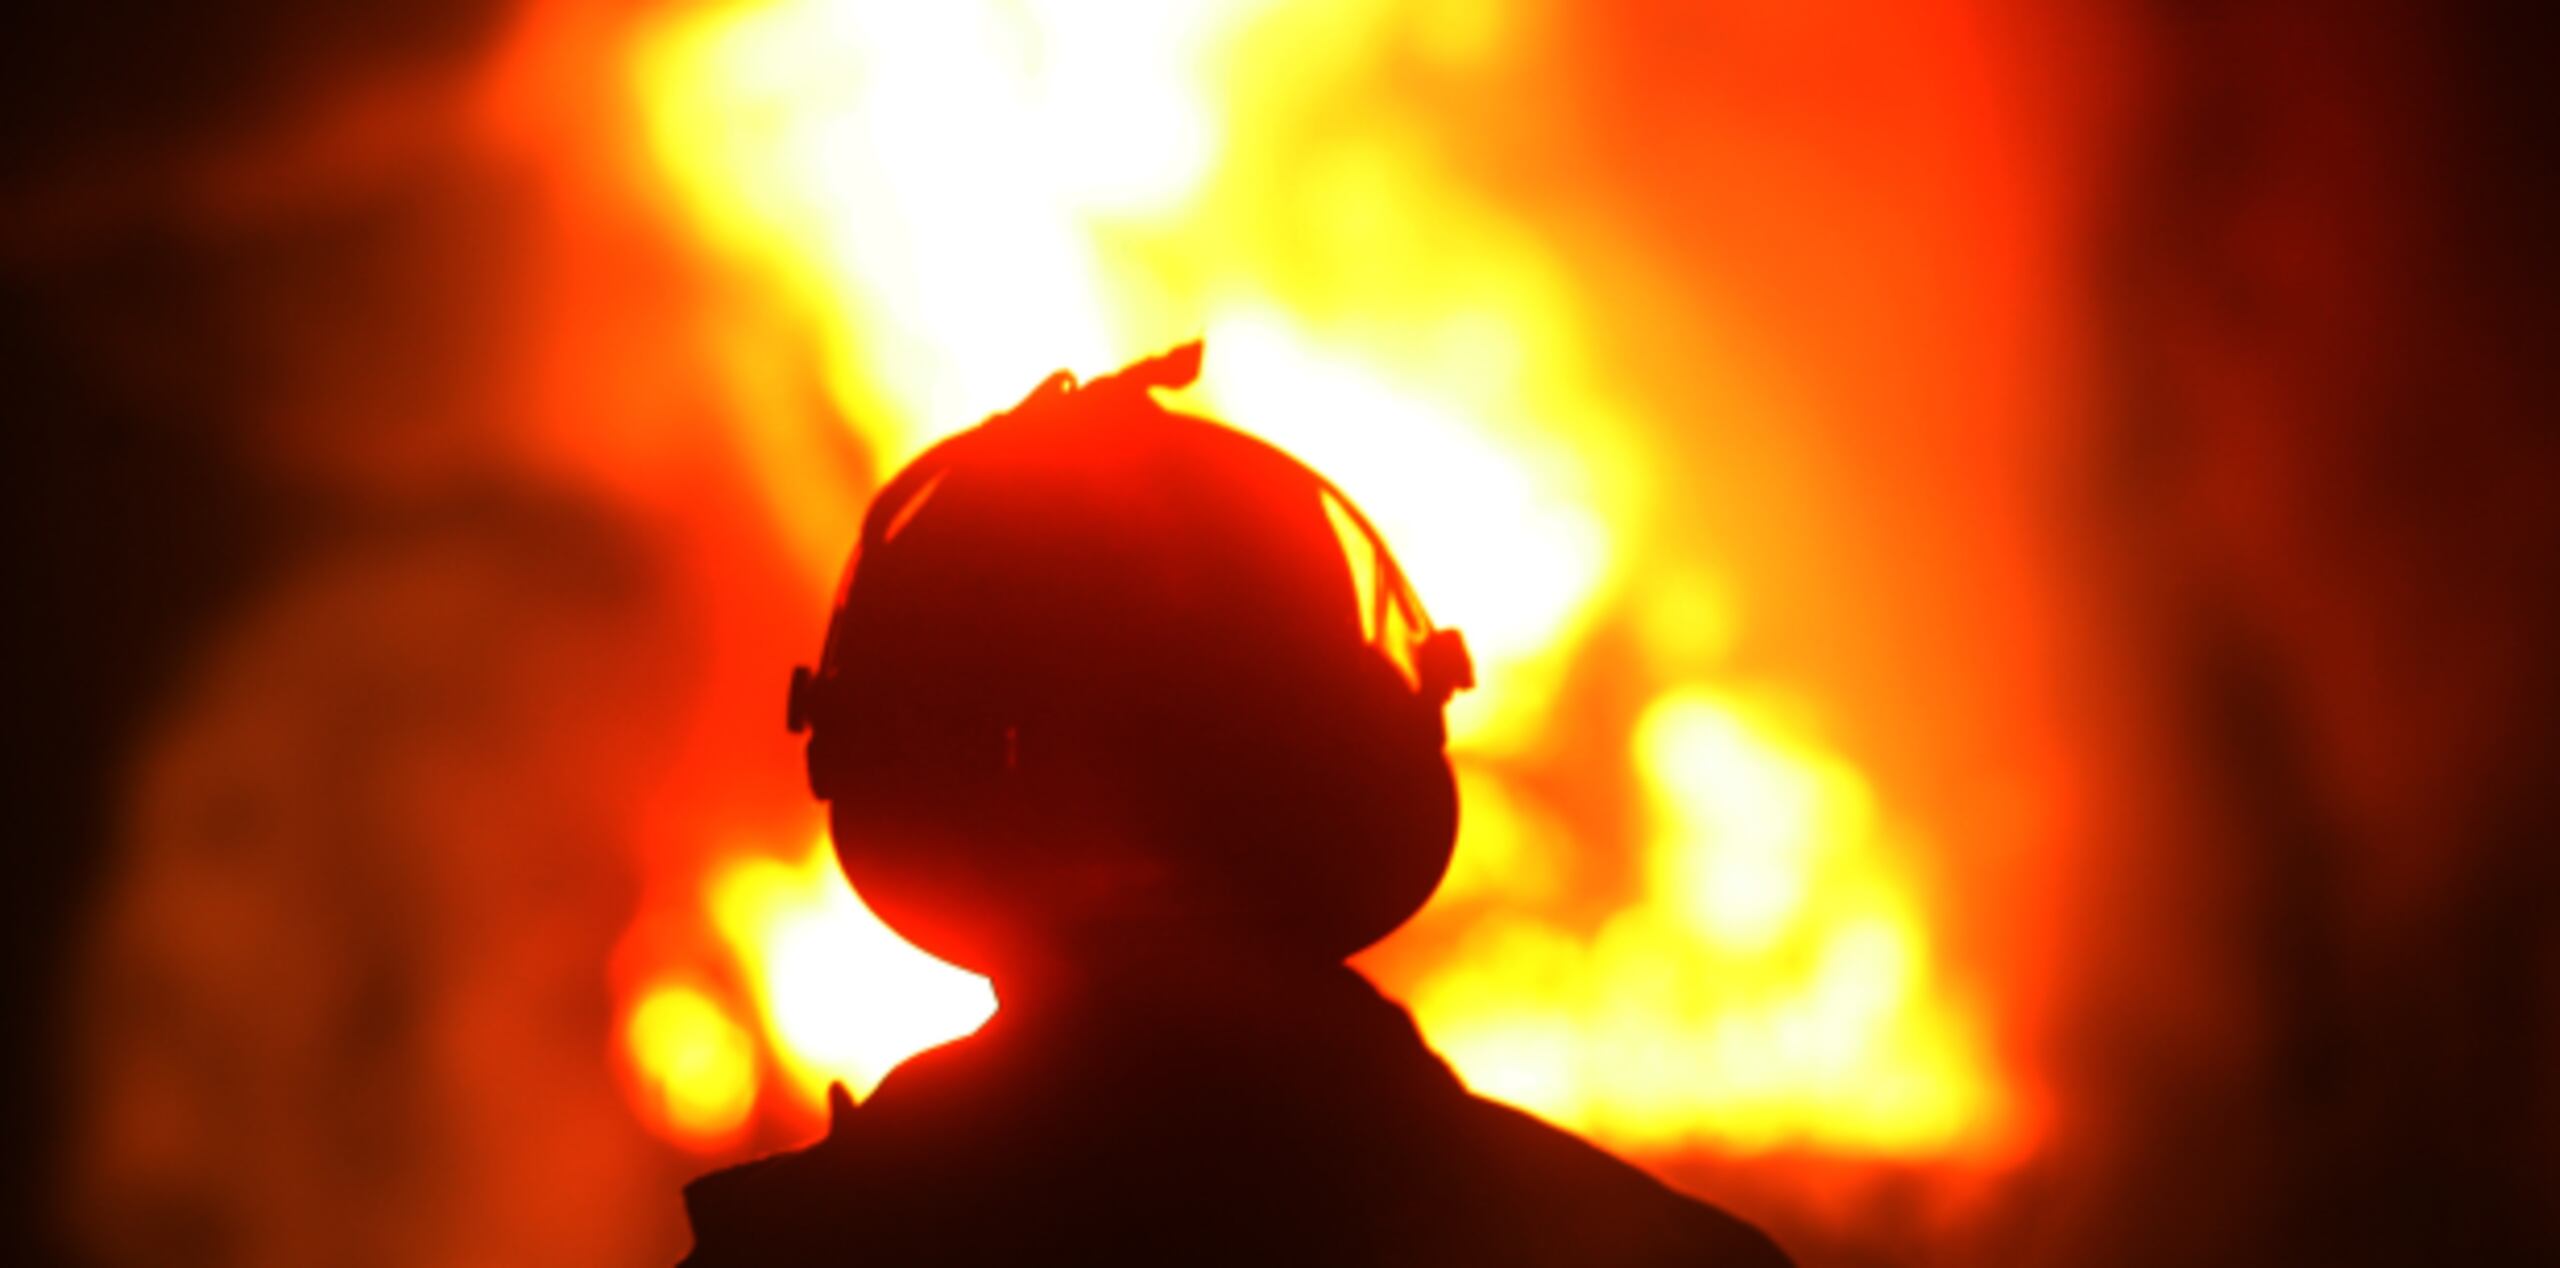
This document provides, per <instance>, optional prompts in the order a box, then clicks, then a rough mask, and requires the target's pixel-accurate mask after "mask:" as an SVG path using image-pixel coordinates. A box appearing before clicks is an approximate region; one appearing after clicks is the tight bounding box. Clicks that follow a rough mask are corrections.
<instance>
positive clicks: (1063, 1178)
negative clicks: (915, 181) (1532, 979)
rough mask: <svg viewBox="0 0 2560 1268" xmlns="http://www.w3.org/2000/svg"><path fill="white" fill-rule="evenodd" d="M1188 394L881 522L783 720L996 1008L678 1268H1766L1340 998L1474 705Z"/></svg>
mask: <svg viewBox="0 0 2560 1268" xmlns="http://www.w3.org/2000/svg"><path fill="white" fill-rule="evenodd" d="M1199 364H1200V347H1199V345H1198V344H1192V345H1189V346H1186V347H1184V348H1181V349H1177V350H1176V351H1174V352H1172V353H1168V354H1166V355H1164V356H1161V357H1158V358H1155V359H1153V360H1151V361H1144V362H1140V363H1139V364H1137V365H1134V366H1131V367H1129V368H1128V369H1126V370H1123V371H1121V372H1119V373H1118V374H1114V375H1111V376H1109V377H1107V378H1103V379H1100V380H1097V381H1095V382H1093V383H1090V384H1086V385H1084V386H1082V387H1078V386H1077V385H1076V383H1075V381H1074V380H1073V379H1072V378H1070V377H1068V376H1066V375H1063V374H1062V375H1057V376H1053V377H1052V378H1051V379H1050V380H1049V381H1048V382H1046V383H1043V384H1042V385H1041V386H1040V388H1039V389H1038V390H1037V391H1035V392H1034V393H1033V394H1032V395H1031V396H1030V398H1029V399H1027V400H1025V401H1024V402H1023V403H1022V404H1021V405H1020V406H1018V407H1016V408H1015V409H1013V410H1012V411H1010V412H1008V413H1005V414H1001V415H998V416H997V417H995V418H992V419H990V420H988V421H987V422H986V423H984V424H983V425H981V426H978V427H976V428H974V429H971V430H970V431H967V432H964V433H962V434H960V435H958V436H955V437H953V438H951V439H950V440H947V441H944V442H943V443H942V444H940V445H937V446H936V447H934V448H933V449H932V450H930V451H928V452H927V453H925V454H924V455H923V456H922V457H920V458H918V459H917V460H916V461H915V462H914V463H913V464H912V465H911V466H909V467H908V468H907V469H906V470H905V471H903V472H901V473H900V474H899V475H898V476H897V478H896V479H894V480H892V481H890V482H889V484H888V486H887V487H886V488H884V489H882V490H881V492H880V495H879V496H878V498H876V499H875V500H874V501H873V503H872V505H871V508H870V511H869V513H868V515H867V516H866V517H865V520H864V523H863V526H862V539H861V542H860V544H859V546H858V548H857V550H856V552H855V563H854V566H853V568H852V570H851V572H850V574H849V576H848V580H847V582H846V585H845V589H844V592H843V595H842V597H841V599H840V602H839V604H838V606H837V609H836V612H835V617H834V621H833V623H832V625H831V626H830V628H829V629H828V631H827V640H826V646H825V651H824V653H823V655H822V657H821V659H820V661H819V664H818V668H817V670H816V671H815V672H814V673H812V672H810V671H807V670H803V671H800V672H799V673H798V674H796V675H795V676H794V679H793V683H792V694H791V721H792V726H793V727H794V729H795V730H797V729H802V728H805V729H806V730H807V732H808V735H809V747H808V759H809V781H810V785H811V787H812V788H814V789H815V791H816V792H817V794H818V796H819V797H821V798H822V799H824V800H825V801H827V802H828V803H829V806H830V808H831V811H832V824H833V828H834V833H835V842H836V851H837V855H838V857H839V858H840V859H841V861H842V862H843V865H844V869H845V872H846V874H847V875H848V876H849V877H851V878H852V880H853V883H854V885H855V887H856V889H858V890H859V891H860V892H861V894H862V896H863V898H864V899H865V900H866V901H867V902H868V903H869V904H870V905H871V907H872V909H873V910H874V911H875V912H877V913H878V914H879V915H880V916H881V918H882V919H884V920H886V921H887V922H888V923H889V924H890V925H891V926H892V927H894V928H896V929H897V930H898V932H899V933H901V934H903V935H905V936H906V937H907V938H909V939H910V940H912V941H914V942H915V943H916V944H917V945H919V946H922V947H924V948H926V949H927V950H930V951H932V952H934V953H935V954H937V955H941V956H943V957H945V958H947V959H950V960H952V961H955V962H957V963H960V964H964V965H967V966H969V967H971V968H974V969H977V970H979V971H981V972H983V973H985V974H987V975H988V976H989V977H991V978H992V979H993V980H994V982H995V984H996V991H997V996H998V999H999V1001H1000V1008H999V1010H998V1012H997V1013H996V1016H995V1018H994V1020H992V1021H991V1022H989V1023H988V1024H987V1026H986V1027H985V1028H984V1029H983V1030H981V1031H980V1032H979V1033H978V1034H976V1035H974V1036H972V1037H970V1038H967V1039H963V1040H960V1041H958V1042H956V1043H952V1044H949V1045H946V1046H944V1047H942V1048H938V1049H935V1050H933V1051H930V1052H927V1053H925V1054H923V1055H920V1056H918V1057H916V1058H915V1059H914V1060H911V1061H909V1062H908V1063H906V1064H905V1065H902V1066H900V1067H899V1068H898V1069H897V1070H896V1071H894V1072H893V1073H891V1074H890V1075H889V1077H888V1079H887V1080H886V1081H885V1082H883V1083H882V1084H881V1085H880V1087H879V1089H878V1091H877V1093H876V1094H875V1095H873V1096H872V1097H871V1098H870V1099H869V1100H868V1101H867V1102H865V1103H864V1104H863V1105H862V1106H861V1107H860V1108H855V1107H854V1106H853V1105H852V1103H851V1102H850V1100H849V1099H847V1098H846V1097H845V1096H844V1094H843V1092H842V1090H841V1089H838V1090H837V1091H836V1092H835V1094H834V1095H833V1097H832V1100H833V1108H834V1114H833V1118H834V1122H833V1124H832V1126H831V1127H830V1128H829V1130H828V1132H827V1135H826V1138H825V1139H824V1140H822V1141H820V1142H818V1143H817V1144H815V1145H813V1146H811V1147H809V1148H807V1149H804V1150H801V1151H799V1152H797V1153H792V1154H787V1155H784V1156H781V1157H776V1158H770V1159H766V1160H764V1161H761V1162H754V1163H749V1164H747V1165H745V1166H742V1167H738V1168H735V1169H733V1170H729V1171H724V1172H720V1173H718V1174H716V1175H712V1176H708V1177H705V1178H703V1179H701V1180H698V1181H696V1182H695V1183H694V1184H693V1185H692V1186H691V1187H690V1188H689V1189H688V1190H687V1191H686V1202H687V1206H688V1209H689V1211H690V1213H691V1215H692V1219H693V1228H694V1236H695V1249H694V1252H693V1256H692V1258H691V1259H690V1260H688V1261H687V1262H689V1263H691V1264H694V1265H700V1266H703V1268H709V1266H712V1265H727V1264H777V1263H782V1264H804V1263H848V1264H851V1263H860V1264H980V1263H1056V1262H1069V1263H1183V1264H1228V1263H1292V1264H1469V1265H1473V1264H1575V1265H1609V1264H1697V1265H1737V1266H1749V1268H1760V1266H1763V1265H1783V1264H1785V1263H1786V1262H1787V1261H1786V1257H1785V1256H1784V1255H1782V1254H1781V1253H1779V1251H1778V1250H1777V1248H1776V1247H1775V1246H1773V1245H1772V1244H1771V1243H1770V1242H1769V1240H1768V1239H1767V1238H1766V1237H1763V1236H1762V1235H1761V1234H1760V1233H1759V1232H1757V1231H1756V1230H1754V1229H1752V1228H1751V1227H1750V1226H1748V1225H1746V1224H1743V1223H1742V1222H1740V1221H1738V1220H1736V1219H1734V1218H1733V1217H1731V1216H1729V1215H1726V1214H1724V1213H1723V1212H1721V1211H1718V1210H1716V1209H1715V1208H1713V1207H1710V1206H1707V1205H1705V1204H1703V1203H1699V1202H1696V1201H1692V1200H1690V1199H1688V1198H1685V1197H1682V1196H1680V1195H1678V1194H1676V1193H1674V1192H1672V1191H1671V1190H1669V1189H1667V1188H1665V1187H1664V1186H1662V1185H1661V1184H1659V1183H1657V1182H1656V1181H1654V1180H1653V1179H1651V1178H1650V1177H1648V1176H1646V1175H1645V1174H1643V1173H1642V1172H1640V1171H1637V1170H1636V1169H1634V1168H1633V1167H1630V1166H1628V1165H1626V1164H1624V1163H1622V1162H1619V1161H1618V1160H1616V1159H1614V1158H1611V1157H1610V1156H1608V1155H1607V1154H1604V1153H1602V1152H1601V1151H1599V1150H1597V1149H1595V1148H1593V1147H1591V1146H1590V1145H1587V1144H1584V1143H1583V1142H1582V1141H1580V1140H1577V1139H1575V1138H1574V1137H1572V1136H1570V1135H1567V1134H1565V1133H1563V1132H1561V1131H1558V1130H1556V1129H1554V1128H1552V1127H1549V1126H1546V1125H1545V1124H1543V1123H1540V1122H1538V1121H1537V1120H1536V1119H1533V1118H1531V1117H1529V1116H1527V1115H1525V1114H1522V1113H1520V1112H1518V1111H1515V1110H1511V1109H1507V1108H1505V1107H1503V1106H1500V1105H1496V1104H1493V1103H1491V1102H1488V1101H1484V1100H1480V1099H1477V1098H1475V1097H1473V1096H1470V1095H1469V1094H1468V1093H1467V1092H1466V1090H1465V1089H1464V1088H1463V1087H1462V1086H1461V1085H1460V1084H1459V1083H1458V1081H1457V1080H1456V1078H1455V1077H1453V1076H1452V1075H1451V1073H1450V1072H1449V1070H1448V1068H1447V1067H1446V1066H1445V1065H1443V1064H1442V1063H1441V1062H1440V1061H1439V1059H1438V1058H1437V1057H1435V1056H1434V1055H1433V1054H1432V1053H1431V1051H1430V1050H1429V1049H1428V1048H1427V1047H1425V1046H1424V1045H1423V1042H1422V1039H1421V1037H1420V1036H1419V1035H1418V1034H1417V1033H1416V1032H1415V1030H1414V1027H1413V1024H1412V1022H1411V1021H1410V1020H1409V1019H1408V1018H1407V1017H1406V1015H1405V1014H1404V1012H1403V1011H1402V1010H1401V1009H1399V1008H1397V1007H1396V1006H1395V1005H1393V1004H1390V1003H1388V1002H1387V1001H1385V1000H1384V999H1382V998H1380V997H1379V996H1378V995H1377V993H1376V992H1375V991H1373V990H1372V989H1370V987H1369V986H1368V984H1367V983H1366V982H1364V981H1363V980H1362V979H1361V978H1360V977H1359V976H1358V975H1356V974H1355V973H1353V972H1352V971H1351V970H1350V969H1349V968H1348V967H1346V966H1344V964H1343V960H1344V959H1345V958H1346V957H1347V956H1349V955H1350V954H1352V953H1353V952H1355V951H1358V950H1359V949H1361V948H1362V947H1365V946H1367V945H1369V944H1370V943H1372V942H1374V941H1376V940H1377V939H1379V938H1381V937H1383V936H1385V935H1386V934H1387V933H1388V932H1389V931H1390V930H1392V929H1394V928H1395V927H1396V926H1398V925H1399V924H1402V923H1403V922H1404V921H1405V919H1406V918H1407V917H1409V916H1411V915H1412V914H1413V913H1414V912H1415V911H1416V910H1418V909H1419V908H1420V907H1421V906H1422V903H1423V901H1424V900H1425V899H1426V898H1428V897H1429V896H1430V894H1431V891H1432V889H1433V888H1434V887H1436V886H1437V885H1438V884H1439V882H1440V877H1441V873H1442V872H1443V871H1444V870H1445V869H1446V867H1447V865H1448V861H1449V854H1450V848H1451V844H1452V842H1453V841H1454V840H1455V837H1456V831H1457V812H1458V806H1457V789H1456V783H1455V781H1454V779H1453V777H1452V775H1451V772H1450V768H1449V763H1448V759H1447V756H1446V754H1445V751H1444V750H1445V745H1446V741H1445V734H1444V731H1443V725H1442V709H1443V706H1444V705H1445V704H1446V702H1447V701H1448V699H1449V697H1450V695H1451V694H1452V693H1453V692H1455V691H1457V690H1459V689H1461V688H1464V687H1466V686H1469V685H1471V678H1472V676H1473V669H1472V667H1471V666H1470V664H1469V661H1468V658H1467V652H1466V647H1465V644H1464V643H1463V642H1461V641H1460V640H1459V638H1458V635H1457V633H1456V631H1453V630H1435V629H1433V628H1432V625H1431V623H1430V621H1429V619H1428V618H1427V617H1426V616H1425V615H1424V613H1423V609H1422V605H1421V603H1420V602H1419V600H1418V599H1417V598H1416V597H1415V595H1414V593H1413V591H1412V589H1411V588H1410V587H1409V586H1408V585H1407V584H1406V581H1405V579H1404V577H1403V575H1402V573H1401V572H1400V571H1399V570H1398V569H1397V566H1396V562H1395V560H1394V558H1393V557H1392V556H1391V555H1389V554H1388V552H1387V549H1386V545H1385V543H1384V542H1383V541H1382V540H1380V538H1379V536H1378V534H1377V533H1376V531H1375V530H1373V529H1372V528H1371V527H1370V526H1369V525H1368V523H1367V521H1366V520H1364V519H1363V518H1362V517H1361V515H1360V513H1359V511H1358V510H1357V509H1356V508H1354V507H1353V506H1352V505H1351V503H1350V501H1349V500H1348V499H1346V498H1345V497H1343V495H1342V494H1341V492H1340V491H1339V490H1337V489H1335V488H1334V487H1333V486H1332V485H1331V484H1330V483H1328V482H1327V481H1326V480H1325V479H1324V478H1323V477H1322V476H1319V475H1317V474H1316V473H1315V472H1313V471H1310V470H1308V469H1307V468H1306V467H1304V466H1302V465H1300V464H1299V463H1298V462H1296V461H1295V460H1293V459H1291V458H1289V457H1288V456H1286V455H1284V454H1282V453H1281V452H1279V451H1278V450H1276V449H1273V448H1271V447H1270V446H1268V445H1265V444H1262V443H1261V442H1259V441H1256V440H1253V439H1251V438H1248V437H1246V436H1244V435H1242V434H1241V433H1238V432H1235V431H1232V430H1229V429H1227V428H1224V427H1221V426H1218V425H1216V424H1214V423H1210V422H1207V421H1205V420H1201V419H1197V418H1191V417H1187V416H1183V415H1179V414H1175V413H1172V412H1170V411H1167V410H1166V409H1164V408H1163V407H1162V406H1160V405H1159V404H1157V403H1156V402H1155V401H1154V400H1153V398H1152V397H1151V396H1150V395H1149V393H1150V391H1151V389H1154V388H1158V387H1170V386H1179V385H1181V384H1184V383H1188V382H1190V381H1191V379H1192V378H1193V377H1194V376H1195V375H1196V374H1197V373H1198V371H1199Z"/></svg>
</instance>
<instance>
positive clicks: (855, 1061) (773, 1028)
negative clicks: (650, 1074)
mask: <svg viewBox="0 0 2560 1268" xmlns="http://www.w3.org/2000/svg"><path fill="white" fill-rule="evenodd" d="M708 894H709V906H710V910H711V918H712V921H713V924H714V925H715V926H716V927H717V928H718V929H719V931H720V935H721V936H722V937H723V938H724V939H726V940H727V942H728V943H729V946H730V948H731V950H732V951H733V952H734V953H735V954H736V955H737V956H738V958H739V960H740V961H741V962H742V963H744V964H747V965H748V966H750V967H751V968H752V969H753V971H754V989H755V993H756V1003H757V1006H758V1008H759V1010H760V1012H761V1014H762V1017H763V1021H764V1026H765V1033H766V1034H767V1035H769V1036H771V1037H772V1041H773V1045H774V1055H775V1057H776V1058H778V1059H779V1061H780V1064H781V1066H782V1068H783V1070H784V1072H785V1073H786V1074H787V1075H788V1076H789V1077H790V1081H791V1085H792V1087H793V1089H794V1090H796V1091H797V1092H798V1093H799V1095H800V1099H801V1101H802V1102H803V1103H804V1104H806V1105H809V1106H815V1105H817V1104H819V1103H820V1101H821V1099H822V1098H823V1097H824V1096H825V1095H826V1090H827V1085H828V1084H830V1083H838V1082H841V1083H843V1084H845V1085H846V1087H847V1089H848V1090H849V1091H851V1092H852V1093H853V1094H854V1095H857V1096H863V1095H868V1094H869V1093H870V1091H871V1089H872V1087H873V1086H875V1085H877V1084H878V1083H879V1082H880V1079H881V1077H882V1076H884V1075H886V1074H888V1073H889V1067H891V1066H894V1065H896V1064H897V1063H899V1062H900V1061H903V1060H905V1059H906V1058H907V1057H909V1056H912V1055H914V1054H915V1053H916V1052H918V1051H921V1050H923V1049H925V1048H929V1047H932V1046H933V1045H934V1044H937V1043H941V1042H942V1041H944V1040H946V1039H954V1038H958V1037H959V1036H961V1035H965V1034H968V1033H969V1032H970V1031H973V1030H976V1029H977V1028H978V1025H979V1023H981V1022H984V1021H985V1020H986V1019H987V1017H988V1016H989V1015H990V1014H992V1013H993V1012H994V1011H995V996H994V994H993V992H991V991H990V990H989V989H988V987H987V983H986V979H984V978H981V977H978V976H976V975H975V974H972V973H969V972H967V971H965V970H962V969H958V968H954V967H952V966H951V965H949V964H945V963H943V962H942V961H940V960H937V959H935V958H933V957H932V956H929V955H926V954H925V953H924V952H922V951H919V950H917V949H916V948H914V947H913V946H910V945H908V944H907V943H906V942H905V941H904V940H902V939H900V938H899V937H898V936H897V935H896V934H894V933H891V932H889V929H888V927H887V926H885V925H883V924H881V923H880V921H879V919H878V918H877V917H874V916H873V915H872V914H871V912H870V911H869V909H867V908H865V907H864V906H863V905H862V902H861V900H860V899H857V898H855V897H854V895H853V891H852V890H850V889H848V888H846V887H845V883H844V878H843V876H842V874H840V873H839V872H837V870H836V860H835V852H834V851H833V850H832V849H830V848H829V847H828V845H827V843H826V842H825V841H824V840H821V841H819V842H817V843H816V844H815V845H812V846H811V847H810V848H809V850H808V852H807V854H806V855H804V856H803V857H802V858H801V859H799V860H798V861H796V862H792V863H784V862H779V861H776V860H774V859H770V858H765V857H762V856H759V855H754V854H747V855H744V856H743V857H740V858H737V859H736V860H734V861H732V862H731V863H729V864H728V866H727V867H726V868H725V869H723V870H722V872H721V873H720V874H719V875H718V876H716V877H714V878H713V880H712V882H711V885H710V887H709V891H708Z"/></svg>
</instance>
